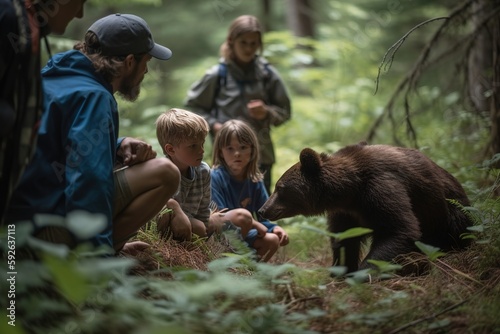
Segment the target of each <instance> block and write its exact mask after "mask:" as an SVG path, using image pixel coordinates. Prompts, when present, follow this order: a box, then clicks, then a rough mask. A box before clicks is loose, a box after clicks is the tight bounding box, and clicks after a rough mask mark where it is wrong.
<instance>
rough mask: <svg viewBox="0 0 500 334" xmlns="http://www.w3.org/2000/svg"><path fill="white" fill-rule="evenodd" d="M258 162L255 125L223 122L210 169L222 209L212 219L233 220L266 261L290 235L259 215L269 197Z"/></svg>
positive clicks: (218, 222) (218, 223) (215, 196)
mask: <svg viewBox="0 0 500 334" xmlns="http://www.w3.org/2000/svg"><path fill="white" fill-rule="evenodd" d="M258 162H259V144H258V140H257V136H256V134H255V132H254V131H253V130H252V128H251V127H250V126H249V125H248V124H246V123H245V122H243V121H240V120H230V121H227V122H226V123H224V124H223V126H222V127H221V129H220V130H219V131H218V132H217V135H216V136H215V139H214V145H213V168H212V172H211V179H212V186H211V189H212V191H211V194H212V201H213V202H215V204H217V206H218V208H219V209H223V210H222V211H221V212H220V213H215V214H212V217H211V218H210V219H211V222H212V223H213V224H214V225H215V226H222V224H224V223H226V222H230V223H232V224H234V225H236V226H237V227H240V228H241V235H242V237H243V239H244V240H245V242H247V243H248V245H249V246H250V247H252V248H254V249H255V250H256V253H257V255H258V256H259V257H260V259H261V260H262V261H264V262H267V261H269V260H270V259H271V257H272V256H273V255H274V253H276V251H277V250H278V248H279V246H285V245H287V244H288V242H289V239H288V234H287V233H286V232H285V230H284V229H283V228H281V227H280V226H278V225H276V224H273V223H271V222H270V221H269V220H266V219H262V218H261V217H259V216H258V210H259V209H260V208H261V207H262V205H263V204H264V202H266V200H267V199H268V197H269V195H268V193H267V190H266V188H265V186H264V182H263V175H262V173H261V172H260V171H259V168H258ZM224 209H227V210H228V211H224Z"/></svg>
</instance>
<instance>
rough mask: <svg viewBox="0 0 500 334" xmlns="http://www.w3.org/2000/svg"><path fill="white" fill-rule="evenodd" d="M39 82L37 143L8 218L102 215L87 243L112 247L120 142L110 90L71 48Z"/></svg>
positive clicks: (49, 66) (44, 71)
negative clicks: (102, 226)
mask: <svg viewBox="0 0 500 334" xmlns="http://www.w3.org/2000/svg"><path fill="white" fill-rule="evenodd" d="M42 78H43V87H44V114H43V116H42V119H41V124H40V129H39V133H38V143H37V147H36V151H35V154H34V157H33V159H32V161H31V162H30V164H29V165H28V167H27V169H26V171H25V173H24V175H23V177H22V179H21V182H20V184H19V186H18V188H17V189H16V191H15V192H14V195H13V198H12V201H11V205H10V210H9V220H16V221H19V220H29V219H31V218H32V217H33V215H34V214H35V213H51V214H57V215H61V216H65V215H66V214H67V213H69V212H71V211H73V210H85V211H88V212H91V213H101V214H104V215H105V216H106V217H107V222H108V223H107V227H106V229H105V230H104V231H103V232H102V233H101V234H99V235H97V236H95V237H93V238H92V239H91V241H92V243H93V244H94V245H96V246H98V245H102V244H106V245H109V246H112V245H113V237H112V213H113V207H112V204H113V196H114V182H113V166H114V164H115V155H116V150H117V148H118V145H119V143H120V142H119V141H118V125H119V124H118V107H117V103H116V100H115V98H114V96H113V91H112V86H111V85H110V84H109V83H108V82H106V81H105V80H104V78H103V77H102V76H101V75H99V74H98V73H96V72H95V70H94V67H93V65H92V63H91V61H90V60H89V59H88V58H87V57H86V56H85V55H84V54H82V53H81V52H79V51H76V50H72V51H68V52H64V53H60V54H56V55H55V56H54V57H53V58H52V59H51V60H50V61H49V62H48V64H47V65H46V66H45V67H44V68H43V69H42Z"/></svg>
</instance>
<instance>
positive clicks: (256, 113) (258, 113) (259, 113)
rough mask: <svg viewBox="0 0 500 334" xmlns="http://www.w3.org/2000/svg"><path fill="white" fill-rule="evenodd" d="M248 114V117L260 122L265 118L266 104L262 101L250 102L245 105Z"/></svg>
mask: <svg viewBox="0 0 500 334" xmlns="http://www.w3.org/2000/svg"><path fill="white" fill-rule="evenodd" d="M247 108H248V113H249V115H250V117H252V118H255V119H256V120H259V121H262V120H263V119H266V117H267V109H266V104H265V103H264V101H262V100H251V101H250V102H248V103H247Z"/></svg>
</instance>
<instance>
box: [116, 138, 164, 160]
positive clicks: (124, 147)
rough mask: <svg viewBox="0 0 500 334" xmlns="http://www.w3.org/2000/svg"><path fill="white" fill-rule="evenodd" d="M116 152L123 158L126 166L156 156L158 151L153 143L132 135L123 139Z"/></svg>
mask: <svg viewBox="0 0 500 334" xmlns="http://www.w3.org/2000/svg"><path fill="white" fill-rule="evenodd" d="M116 154H117V156H119V157H121V158H122V161H123V165H124V166H133V165H135V164H138V163H141V162H144V161H147V160H150V159H154V158H156V152H155V151H154V150H153V148H152V146H151V145H149V144H148V143H146V142H144V141H142V140H139V139H135V138H130V137H126V138H125V139H123V141H122V143H121V145H120V148H119V149H118V152H117V153H116Z"/></svg>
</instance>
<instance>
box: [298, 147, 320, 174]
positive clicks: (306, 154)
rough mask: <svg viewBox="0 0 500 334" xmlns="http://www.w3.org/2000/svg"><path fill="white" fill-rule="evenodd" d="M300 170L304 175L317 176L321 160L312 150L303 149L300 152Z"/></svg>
mask: <svg viewBox="0 0 500 334" xmlns="http://www.w3.org/2000/svg"><path fill="white" fill-rule="evenodd" d="M300 164H301V167H300V170H301V171H302V172H303V173H304V174H306V175H319V173H320V171H321V158H320V156H319V154H318V153H317V152H316V151H315V150H313V149H312V148H305V149H303V150H302V152H300Z"/></svg>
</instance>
